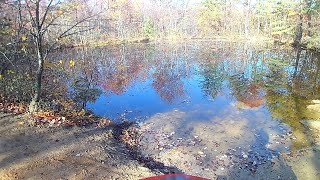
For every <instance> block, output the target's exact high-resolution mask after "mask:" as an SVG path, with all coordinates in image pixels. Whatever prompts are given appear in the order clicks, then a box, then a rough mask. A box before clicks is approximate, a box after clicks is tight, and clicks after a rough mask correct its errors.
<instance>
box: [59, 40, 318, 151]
mask: <svg viewBox="0 0 320 180" xmlns="http://www.w3.org/2000/svg"><path fill="white" fill-rule="evenodd" d="M54 59H56V60H57V61H58V60H64V61H65V62H68V61H69V60H75V61H76V66H75V67H73V68H71V69H70V70H69V71H70V72H69V73H70V74H72V75H73V76H74V77H86V78H87V79H89V80H90V81H92V82H96V84H97V85H99V86H100V87H101V88H102V89H103V90H104V91H105V92H111V93H114V94H122V93H124V92H126V91H127V89H128V88H129V87H130V86H131V85H132V84H134V82H139V81H145V80H147V79H152V87H153V88H154V90H155V91H156V92H157V93H158V94H159V96H160V97H161V98H162V99H163V100H165V101H166V102H168V103H173V102H175V101H176V100H177V99H179V98H180V97H182V96H184V95H185V93H186V92H185V91H186V84H185V83H186V82H188V78H189V77H190V75H197V76H198V77H201V78H200V86H201V88H202V91H203V93H204V94H206V95H207V96H210V97H212V98H215V97H216V96H217V95H219V93H223V92H224V91H225V88H229V89H230V90H231V95H232V97H231V98H232V99H235V100H236V101H237V102H240V103H242V105H244V106H245V108H257V107H260V106H261V105H262V104H264V103H265V102H266V105H267V107H268V108H269V111H270V113H271V115H272V117H273V118H275V119H279V120H281V121H283V122H285V123H287V124H289V125H291V126H292V127H293V129H294V131H295V132H296V134H304V133H303V127H302V125H301V124H300V123H299V121H300V120H301V119H315V118H316V117H313V116H311V114H312V112H310V110H308V109H307V106H308V105H309V104H310V102H311V100H315V99H320V85H319V84H320V82H319V81H320V73H319V71H320V60H319V58H318V56H317V55H316V54H314V53H311V52H306V51H302V50H299V51H292V50H277V49H274V50H272V49H271V50H265V49H261V48H258V47H256V48H255V47H251V46H249V45H246V44H233V43H231V44H230V43H223V42H216V43H211V44H210V43H202V44H201V43H200V44H197V43H185V44H182V45H168V44H167V45H140V44H139V45H121V46H115V47H108V48H95V49H88V48H87V49H86V48H83V49H73V50H70V51H67V52H63V53H59V54H57V55H55V58H54ZM198 77H197V78H198ZM242 107H243V106H242ZM318 118H319V117H318ZM297 146H299V145H297Z"/></svg>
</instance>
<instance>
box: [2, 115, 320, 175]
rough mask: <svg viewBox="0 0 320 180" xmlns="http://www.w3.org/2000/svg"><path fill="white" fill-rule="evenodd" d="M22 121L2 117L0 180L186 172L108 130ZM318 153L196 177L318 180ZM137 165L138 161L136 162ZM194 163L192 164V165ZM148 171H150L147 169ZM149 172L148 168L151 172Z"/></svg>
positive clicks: (316, 149) (295, 154) (176, 157)
mask: <svg viewBox="0 0 320 180" xmlns="http://www.w3.org/2000/svg"><path fill="white" fill-rule="evenodd" d="M23 122H24V121H23V117H22V116H12V115H10V114H1V113H0V180H2V179H3V180H7V179H77V180H78V179H108V180H109V179H110V180H112V179H120V180H122V179H124V180H127V179H130V180H135V179H140V178H143V177H149V176H154V175H156V174H162V173H163V172H161V170H156V169H157V167H154V168H152V167H153V166H154V165H155V164H157V163H158V164H160V165H161V164H162V163H161V162H163V163H164V164H163V165H164V167H175V168H176V169H177V170H181V172H187V173H188V172H189V173H192V171H190V170H188V168H186V167H184V166H183V163H180V164H179V162H180V160H181V159H179V158H183V159H185V160H188V158H192V157H185V156H186V155H185V154H179V149H176V150H175V155H174V156H172V155H171V156H170V158H171V161H167V160H168V157H167V156H166V154H162V155H160V154H158V155H159V156H158V155H157V157H156V158H155V159H157V160H158V161H159V162H157V163H154V162H152V161H151V162H146V163H143V162H141V161H144V160H146V161H147V160H148V159H147V158H141V157H139V158H137V157H136V156H137V154H134V153H133V152H132V151H130V150H128V149H127V148H126V147H125V145H123V144H122V143H119V141H117V140H116V139H115V138H114V127H108V128H93V127H92V128H88V127H86V128H80V127H72V128H62V127H60V128H39V127H28V126H27V125H25V124H23ZM319 158H320V149H319V146H315V147H312V148H310V149H306V150H303V151H299V152H292V153H291V154H286V155H283V156H281V157H280V158H279V159H276V160H274V161H270V163H266V164H264V165H262V166H259V168H257V170H256V172H255V173H254V174H252V172H250V171H249V170H248V169H246V168H244V167H243V166H244V165H241V164H238V165H236V166H233V167H232V168H227V169H225V170H224V171H220V172H217V171H215V172H212V173H210V172H209V171H208V170H206V169H204V170H200V171H199V172H205V173H200V174H191V175H201V176H204V177H208V178H211V179H216V178H217V179H310V180H313V179H320V174H319V172H320V159H319ZM136 159H138V160H139V161H138V160H136ZM192 161H194V160H190V162H192ZM147 167H149V168H147ZM150 167H151V168H150ZM151 169H152V170H151Z"/></svg>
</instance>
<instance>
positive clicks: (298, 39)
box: [293, 14, 303, 46]
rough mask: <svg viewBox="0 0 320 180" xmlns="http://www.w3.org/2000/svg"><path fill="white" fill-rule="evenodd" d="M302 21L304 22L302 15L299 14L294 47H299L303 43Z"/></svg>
mask: <svg viewBox="0 0 320 180" xmlns="http://www.w3.org/2000/svg"><path fill="white" fill-rule="evenodd" d="M302 21H303V17H302V14H299V20H298V23H297V27H296V32H295V38H294V42H293V45H295V46H297V45H299V44H300V43H301V39H302Z"/></svg>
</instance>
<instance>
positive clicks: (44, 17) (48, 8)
mask: <svg viewBox="0 0 320 180" xmlns="http://www.w3.org/2000/svg"><path fill="white" fill-rule="evenodd" d="M52 2H53V0H50V1H49V4H48V6H47V8H46V10H45V12H44V15H43V18H42V21H41V23H40V29H41V28H42V26H43V23H44V21H45V20H46V18H47V15H48V12H49V11H50V7H51V4H52Z"/></svg>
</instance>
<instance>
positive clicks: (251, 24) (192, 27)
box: [0, 0, 320, 52]
mask: <svg viewBox="0 0 320 180" xmlns="http://www.w3.org/2000/svg"><path fill="white" fill-rule="evenodd" d="M39 2H40V3H39V13H40V17H44V16H46V18H45V21H44V22H43V24H45V25H46V26H45V28H44V29H45V31H46V33H45V37H44V38H45V40H46V41H47V43H49V42H50V43H52V42H56V41H58V42H59V44H68V45H88V44H92V45H105V44H106V43H108V42H110V41H115V40H122V41H135V40H136V41H138V40H141V39H153V40H154V39H157V40H158V39H170V40H179V39H199V38H201V39H209V38H217V37H220V38H221V37H222V38H227V39H234V38H237V39H238V38H241V39H242V38H245V39H263V40H265V39H269V40H275V41H278V42H296V43H300V42H302V43H303V44H305V45H308V46H309V47H313V48H314V47H318V48H319V41H320V33H319V32H320V26H319V22H320V16H319V12H320V9H319V5H320V2H319V1H318V0H300V1H298V0H203V1H194V0H67V1H56V0H42V1H39ZM34 4H35V3H34V2H33V1H29V0H27V1H24V0H13V1H12V0H11V1H8V0H2V2H1V3H0V9H1V11H0V12H1V13H0V16H1V22H0V33H1V39H0V40H1V46H0V47H1V48H0V50H1V52H4V51H5V50H6V49H8V48H9V49H11V46H12V44H14V43H20V44H21V43H22V45H23V44H25V43H27V42H28V41H32V34H31V33H30V29H31V26H32V18H31V17H32V16H34V13H35V9H36V7H33V6H35V5H34ZM69 28H72V29H71V30H69V31H68V34H63V35H62V37H60V35H61V32H63V31H65V30H68V29H69ZM70 35H72V36H70ZM8 43H9V44H10V45H9V46H8Z"/></svg>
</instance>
